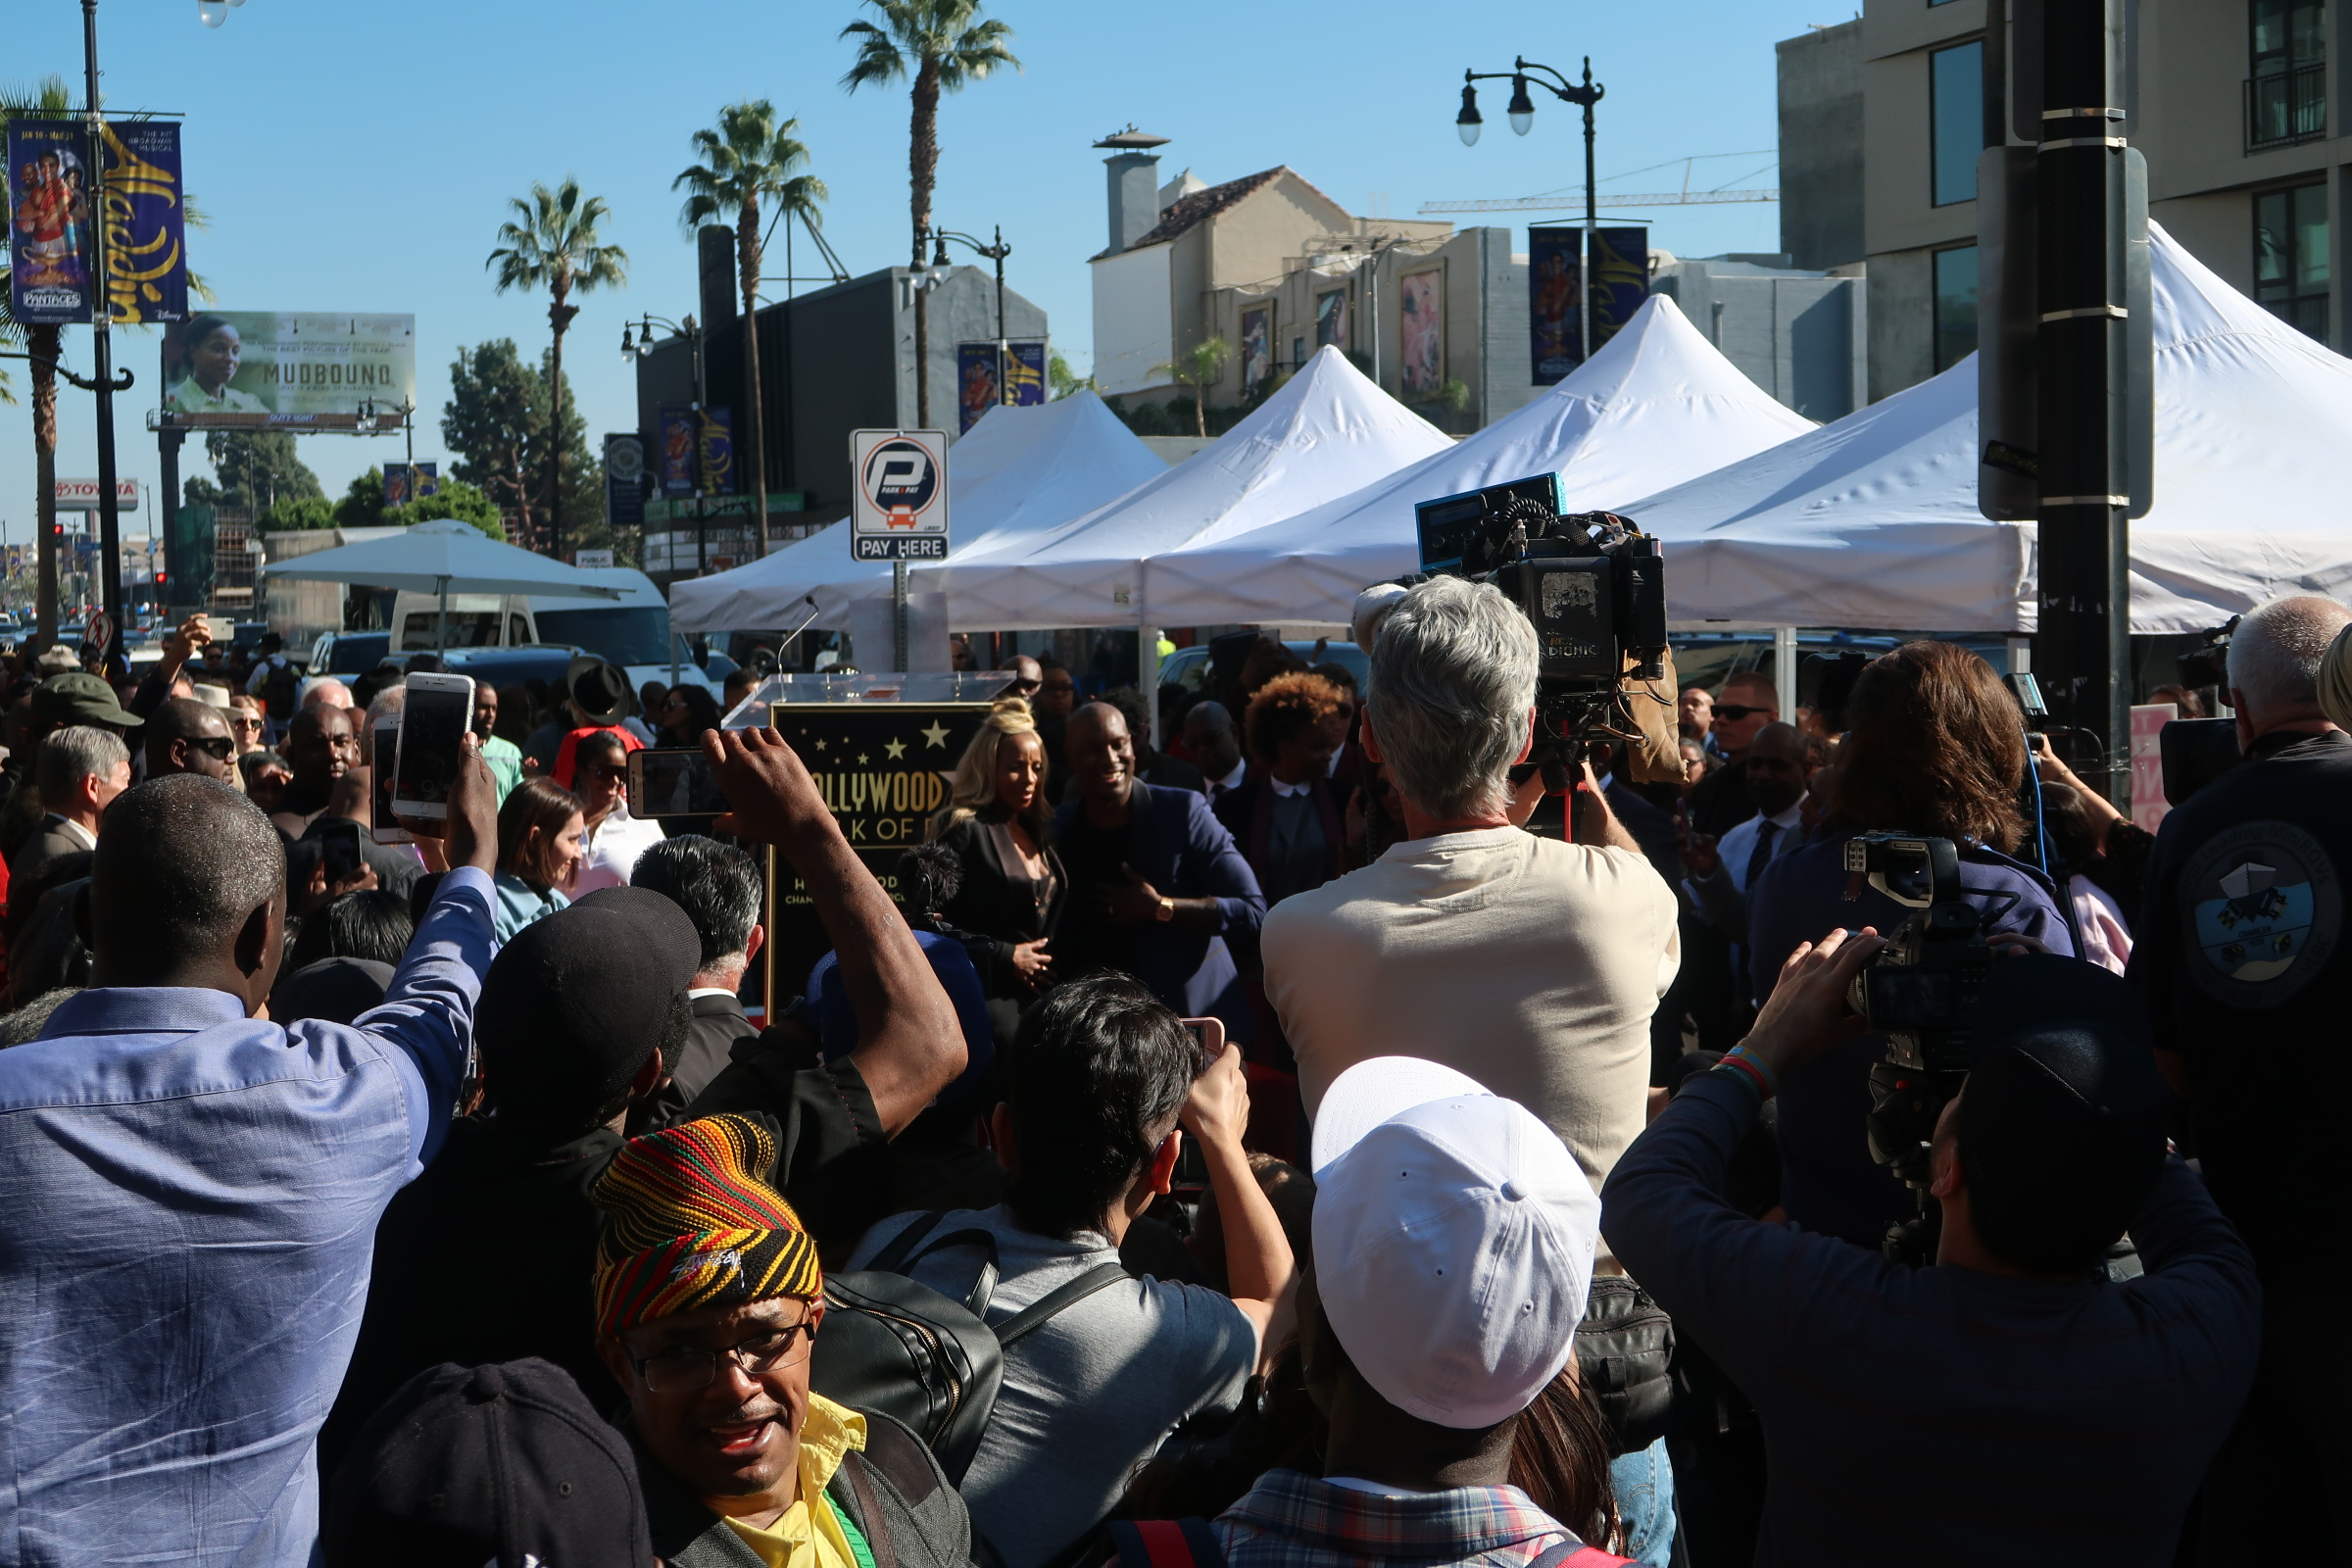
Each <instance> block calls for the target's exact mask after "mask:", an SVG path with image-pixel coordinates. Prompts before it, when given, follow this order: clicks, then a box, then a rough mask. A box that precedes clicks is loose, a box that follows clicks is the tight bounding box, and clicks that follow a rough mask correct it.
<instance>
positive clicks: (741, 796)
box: [702, 729, 841, 844]
mask: <svg viewBox="0 0 2352 1568" xmlns="http://www.w3.org/2000/svg"><path fill="white" fill-rule="evenodd" d="M702 747H703V755H704V756H705V757H707V758H709V759H710V760H711V772H712V773H714V774H715V775H717V778H718V787H719V791H720V793H722V794H724V795H725V796H726V798H727V808H728V809H727V810H726V812H725V813H724V814H723V815H721V816H720V817H719V818H718V819H717V820H716V821H715V822H713V823H712V824H711V825H712V826H713V827H715V828H716V829H717V830H718V831H719V832H721V833H732V834H734V835H735V836H736V837H737V838H739V839H749V840H750V841H751V842H753V843H754V844H784V843H787V842H789V841H790V840H792V839H794V838H796V837H798V836H800V835H802V834H804V833H808V832H810V831H825V832H832V833H838V832H840V831H841V829H840V826H839V825H838V824H837V823H835V822H834V820H833V813H832V812H831V811H830V810H828V809H826V807H825V798H824V796H823V795H821V794H819V793H818V791H817V788H816V780H815V779H813V778H810V777H809V769H808V767H807V766H805V765H804V764H803V763H802V761H801V759H800V754H799V753H797V752H795V751H794V750H793V749H792V746H791V743H789V742H788V741H786V740H785V739H784V737H783V736H782V735H780V734H778V733H777V732H776V731H775V730H773V729H707V730H705V731H703V739H702Z"/></svg>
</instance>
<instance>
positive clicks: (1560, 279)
mask: <svg viewBox="0 0 2352 1568" xmlns="http://www.w3.org/2000/svg"><path fill="white" fill-rule="evenodd" d="M1577 236H1578V231H1577V230H1576V229H1573V228H1530V229H1529V230H1528V231H1527V306H1528V346H1529V349H1530V352H1531V357H1532V359H1533V361H1534V372H1535V373H1534V379H1535V384H1536V385H1537V386H1555V385H1557V384H1558V383H1559V382H1561V381H1563V380H1565V379H1567V376H1568V372H1569V371H1571V370H1573V369H1575V368H1577V367H1578V366H1580V365H1582V364H1584V363H1585V326H1584V320H1583V317H1582V313H1581V312H1580V311H1579V310H1578V307H1577V294H1578V292H1579V291H1580V289H1581V288H1582V286H1583V272H1584V269H1583V266H1582V263H1581V261H1580V259H1579V258H1580V255H1581V252H1580V250H1579V248H1578V245H1577Z"/></svg>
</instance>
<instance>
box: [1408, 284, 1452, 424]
mask: <svg viewBox="0 0 2352 1568" xmlns="http://www.w3.org/2000/svg"><path fill="white" fill-rule="evenodd" d="M1397 348H1398V350H1399V351H1400V352H1401V353H1402V355H1403V366H1402V369H1401V376H1402V384H1403V387H1404V395H1405V396H1406V397H1435V396H1436V395H1437V393H1438V389H1439V388H1440V387H1443V386H1444V385H1445V384H1446V274H1445V273H1444V272H1442V271H1437V270H1431V271H1427V272H1412V273H1408V274H1407V275H1406V276H1404V277H1402V278H1400V279H1398V280H1397Z"/></svg>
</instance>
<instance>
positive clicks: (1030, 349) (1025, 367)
mask: <svg viewBox="0 0 2352 1568" xmlns="http://www.w3.org/2000/svg"><path fill="white" fill-rule="evenodd" d="M1005 379H1006V380H1008V381H1010V382H1011V383H1012V396H1011V397H1010V398H1009V399H1008V400H1007V401H1008V402H1010V403H1011V404H1012V406H1013V407H1014V408H1016V409H1034V408H1036V407H1038V406H1039V405H1040V404H1042V403H1044V402H1045V401H1046V345H1045V344H1044V343H1043V342H1041V341H1039V340H1037V339H1034V338H1032V339H1030V340H1029V341H1027V342H1022V341H1020V340H1018V339H1016V340H1014V341H1013V342H1010V343H1007V344H1005Z"/></svg>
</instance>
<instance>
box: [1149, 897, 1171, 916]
mask: <svg viewBox="0 0 2352 1568" xmlns="http://www.w3.org/2000/svg"><path fill="white" fill-rule="evenodd" d="M1152 918H1153V919H1154V920H1173V919H1175V918H1176V901H1175V900H1174V899H1171V898H1169V897H1168V896H1167V895H1166V894H1164V893H1163V894H1161V895H1160V896H1159V908H1158V910H1157V911H1156V912H1155V913H1154V914H1153V915H1152Z"/></svg>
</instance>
